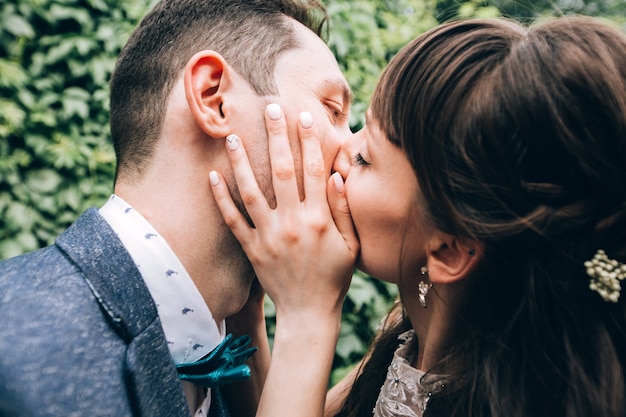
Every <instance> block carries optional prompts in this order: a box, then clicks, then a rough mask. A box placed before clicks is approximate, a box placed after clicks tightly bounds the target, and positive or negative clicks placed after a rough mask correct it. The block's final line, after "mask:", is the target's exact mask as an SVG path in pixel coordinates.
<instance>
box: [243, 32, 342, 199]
mask: <svg viewBox="0 0 626 417" xmlns="http://www.w3.org/2000/svg"><path fill="white" fill-rule="evenodd" d="M292 22H293V25H294V30H295V36H296V39H297V40H298V43H299V46H298V47H297V48H295V49H291V50H289V51H287V52H284V53H283V54H282V55H281V56H280V57H279V58H278V60H277V62H276V68H275V72H274V75H275V81H276V85H277V88H278V96H272V97H267V100H266V101H264V102H263V105H265V104H269V103H270V102H276V103H278V104H280V106H281V107H282V109H283V112H284V113H285V117H286V119H287V124H288V127H289V138H290V142H291V149H292V152H293V155H294V159H295V166H296V171H297V172H298V184H299V186H300V187H301V188H300V190H301V192H302V178H301V177H302V175H301V168H302V158H301V154H300V143H299V140H298V136H297V130H296V127H297V120H298V116H299V114H300V113H301V112H303V111H308V112H310V113H311V114H312V115H313V118H314V121H315V123H316V126H317V129H318V132H319V134H320V139H321V145H322V153H323V156H324V162H325V166H326V172H327V173H328V175H330V171H331V168H332V164H333V160H334V158H335V156H336V154H337V152H338V150H339V146H340V145H341V142H342V140H343V139H344V138H346V137H348V136H349V135H350V134H351V132H350V127H349V123H348V122H349V111H350V100H351V94H350V88H349V86H348V83H347V82H346V79H345V77H344V76H343V75H342V74H341V71H340V70H339V66H338V64H337V61H336V59H335V57H334V56H333V54H332V52H331V51H330V50H329V49H328V47H327V46H326V44H325V43H324V42H323V41H322V40H321V39H320V38H319V37H318V36H317V35H315V34H314V33H313V32H311V31H310V30H309V29H307V28H306V27H305V26H303V25H302V24H300V23H298V22H297V21H295V20H292ZM263 110H264V109H260V111H259V112H258V116H259V117H260V120H259V121H257V122H254V119H256V118H257V115H254V116H253V117H251V119H250V120H249V121H248V122H249V126H250V123H253V125H252V126H251V130H252V131H254V132H256V135H250V134H249V133H252V132H249V133H248V134H245V136H246V138H247V139H245V140H246V149H247V152H248V157H249V158H250V162H251V165H252V169H253V171H254V172H255V175H256V178H257V181H258V182H259V186H260V187H261V189H262V190H263V191H264V193H265V195H266V197H267V199H268V202H269V203H270V205H272V206H273V205H274V202H275V199H274V193H273V190H272V187H271V174H270V162H269V154H268V148H267V134H266V131H265V124H264V122H263Z"/></svg>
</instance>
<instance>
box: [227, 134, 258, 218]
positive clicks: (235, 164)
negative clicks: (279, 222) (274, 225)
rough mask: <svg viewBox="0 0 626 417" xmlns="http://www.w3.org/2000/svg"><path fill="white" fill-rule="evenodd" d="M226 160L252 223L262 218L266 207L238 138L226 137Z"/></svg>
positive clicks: (235, 136)
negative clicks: (228, 162)
mask: <svg viewBox="0 0 626 417" xmlns="http://www.w3.org/2000/svg"><path fill="white" fill-rule="evenodd" d="M226 149H227V150H228V152H227V154H228V159H229V161H230V165H231V167H232V169H233V174H234V176H235V181H236V182H237V191H238V192H239V196H240V198H241V201H242V202H243V204H244V206H245V208H246V211H247V212H248V214H249V215H250V218H251V219H252V222H253V223H257V222H258V221H259V220H262V219H263V218H264V215H265V214H266V213H267V209H268V205H267V200H266V199H265V196H264V195H263V193H262V192H261V190H260V188H259V185H258V183H257V181H256V177H255V176H254V172H253V171H252V167H251V166H250V160H249V159H248V155H247V153H246V150H245V148H244V146H243V143H242V141H241V139H240V138H239V136H237V135H234V134H231V135H228V136H227V137H226Z"/></svg>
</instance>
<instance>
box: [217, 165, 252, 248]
mask: <svg viewBox="0 0 626 417" xmlns="http://www.w3.org/2000/svg"><path fill="white" fill-rule="evenodd" d="M209 182H210V183H211V191H212V192H213V198H215V202H216V203H217V207H218V209H219V210H220V213H221V214H222V217H223V218H224V223H226V225H227V226H228V227H229V228H230V230H231V231H232V232H233V235H235V237H236V238H237V240H238V241H239V242H240V243H241V244H242V247H243V248H244V250H245V248H246V245H245V242H248V241H250V239H251V237H252V236H251V235H252V233H253V232H252V228H251V227H250V225H249V224H248V222H247V221H246V219H245V218H244V217H243V215H242V214H241V212H240V211H239V209H238V208H237V206H236V205H235V203H234V202H233V199H232V197H231V195H230V191H229V190H228V186H226V182H225V181H224V177H222V176H221V175H220V174H218V173H217V172H216V171H211V172H210V173H209Z"/></svg>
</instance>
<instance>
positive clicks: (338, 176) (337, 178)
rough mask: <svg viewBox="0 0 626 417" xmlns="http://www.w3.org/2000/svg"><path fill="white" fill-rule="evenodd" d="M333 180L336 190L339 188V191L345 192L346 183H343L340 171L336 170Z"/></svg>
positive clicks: (340, 192) (339, 192)
mask: <svg viewBox="0 0 626 417" xmlns="http://www.w3.org/2000/svg"><path fill="white" fill-rule="evenodd" d="M333 181H334V182H335V190H337V193H338V194H343V190H344V183H343V178H341V174H340V173H338V172H335V173H334V174H333Z"/></svg>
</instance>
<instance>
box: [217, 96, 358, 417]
mask: <svg viewBox="0 0 626 417" xmlns="http://www.w3.org/2000/svg"><path fill="white" fill-rule="evenodd" d="M265 120H266V127H267V131H268V140H269V153H270V159H271V165H272V184H273V187H274V193H275V196H276V208H271V207H270V205H269V204H268V202H267V200H266V198H265V196H264V195H263V193H262V192H261V190H260V189H259V187H258V184H257V182H256V180H255V178H254V174H253V173H252V169H251V168H250V164H249V162H248V157H247V155H246V153H245V150H244V149H243V146H242V144H241V143H240V141H239V139H238V138H237V137H233V136H229V138H228V141H227V145H226V146H227V149H228V155H229V158H230V162H231V165H232V168H233V172H234V175H235V179H236V181H237V185H238V189H239V193H240V195H241V199H242V201H243V202H244V203H245V207H246V210H247V212H248V214H249V216H250V219H251V220H252V222H253V224H254V227H251V226H250V225H249V223H248V221H247V220H246V219H245V218H244V216H243V215H242V214H241V213H240V212H239V210H238V209H237V208H236V206H235V204H234V203H233V201H232V198H231V196H230V193H229V191H228V188H227V186H226V184H225V182H224V180H223V177H221V176H220V175H219V174H218V173H216V172H211V174H210V180H211V185H212V186H213V194H214V196H215V199H216V201H217V204H218V207H219V209H220V211H221V213H222V216H223V217H224V220H225V222H226V224H227V225H228V226H229V227H230V228H231V230H232V231H233V234H234V235H235V236H236V237H237V239H238V240H239V242H240V243H241V245H242V247H243V249H244V251H245V252H246V254H247V255H248V258H249V259H250V261H251V262H252V265H253V267H254V270H255V272H256V274H257V278H258V279H259V281H260V283H261V285H262V286H263V288H264V289H265V291H267V294H268V295H269V296H270V298H271V299H272V300H273V301H274V304H275V305H276V333H275V335H274V348H273V352H272V359H271V364H270V367H269V372H268V374H267V379H266V382H265V387H264V389H263V393H262V396H261V400H260V403H259V407H258V411H257V416H278V415H291V416H307V417H317V416H322V415H323V411H324V400H325V397H326V387H327V386H328V379H329V375H330V370H331V367H332V361H333V357H334V351H335V345H336V343H337V338H338V335H339V328H340V319H341V306H342V303H343V299H344V297H345V294H346V292H347V290H348V286H349V284H350V279H351V277H352V272H353V268H354V261H355V259H356V256H357V253H358V251H359V243H358V240H357V238H356V233H355V231H354V226H353V224H352V220H351V217H350V211H349V209H348V203H347V200H346V198H345V193H344V187H343V180H342V179H341V177H340V176H339V174H334V175H333V176H332V177H331V178H330V179H328V180H327V178H326V172H325V169H324V166H325V164H324V160H323V158H322V152H321V148H320V141H319V138H318V136H317V132H316V129H315V126H314V123H313V120H312V117H311V115H310V114H309V113H302V114H301V115H300V121H299V124H298V135H299V138H300V144H301V149H302V165H303V172H302V179H303V187H304V198H303V200H302V201H301V200H300V193H299V191H298V185H297V181H296V169H295V166H294V160H293V155H292V154H291V147H290V146H289V140H288V137H287V126H286V122H285V118H284V115H283V113H282V110H281V109H280V107H278V105H276V104H271V105H269V106H268V108H267V110H266V118H265Z"/></svg>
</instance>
